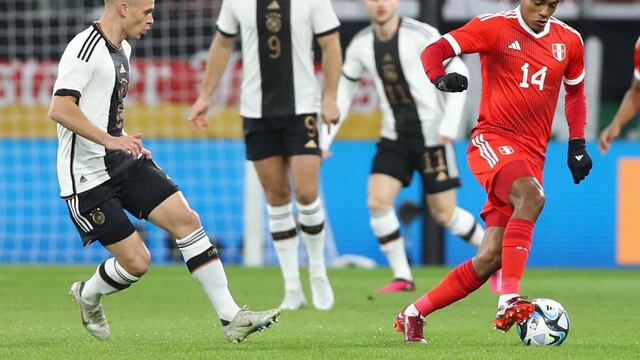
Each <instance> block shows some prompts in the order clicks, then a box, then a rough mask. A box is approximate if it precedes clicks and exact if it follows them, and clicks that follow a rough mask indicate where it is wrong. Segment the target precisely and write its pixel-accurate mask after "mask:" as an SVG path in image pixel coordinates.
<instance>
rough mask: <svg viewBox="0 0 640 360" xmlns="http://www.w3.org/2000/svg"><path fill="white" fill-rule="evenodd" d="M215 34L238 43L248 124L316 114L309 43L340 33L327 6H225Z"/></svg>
mask: <svg viewBox="0 0 640 360" xmlns="http://www.w3.org/2000/svg"><path fill="white" fill-rule="evenodd" d="M217 25H218V31H219V32H220V33H221V34H222V35H225V36H235V35H237V34H238V33H240V35H241V37H242V63H243V78H242V95H241V101H240V114H241V115H242V116H244V117H248V118H262V117H270V116H279V115H291V114H309V113H317V112H318V111H319V110H320V87H319V85H318V82H317V80H316V77H315V74H314V63H313V50H312V49H313V39H314V36H315V37H319V36H323V35H328V34H330V33H332V32H335V31H337V30H338V28H339V26H340V22H339V21H338V18H337V16H336V14H335V12H334V11H333V8H332V7H331V1H330V0H225V1H224V2H223V3H222V8H221V10H220V16H219V17H218V23H217Z"/></svg>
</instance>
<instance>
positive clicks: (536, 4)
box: [520, 0, 560, 32]
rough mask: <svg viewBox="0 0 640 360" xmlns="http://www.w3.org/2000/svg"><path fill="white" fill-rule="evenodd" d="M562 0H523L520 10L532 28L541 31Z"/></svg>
mask: <svg viewBox="0 0 640 360" xmlns="http://www.w3.org/2000/svg"><path fill="white" fill-rule="evenodd" d="M559 2H560V0H521V1H520V12H521V13H522V18H523V19H524V22H525V23H527V25H529V27H530V28H531V30H533V31H535V32H541V31H542V30H544V27H545V26H546V25H547V21H549V18H550V17H551V15H553V13H554V12H555V11H556V8H557V7H558V3H559Z"/></svg>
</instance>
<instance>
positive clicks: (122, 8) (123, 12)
mask: <svg viewBox="0 0 640 360" xmlns="http://www.w3.org/2000/svg"><path fill="white" fill-rule="evenodd" d="M116 7H117V11H118V15H120V17H122V18H125V17H127V15H129V4H128V3H127V2H126V1H118V3H117V4H116Z"/></svg>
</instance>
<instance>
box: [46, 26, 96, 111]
mask: <svg viewBox="0 0 640 360" xmlns="http://www.w3.org/2000/svg"><path fill="white" fill-rule="evenodd" d="M84 40H86V39H83V38H80V37H78V36H76V38H74V39H73V40H71V42H69V45H67V48H66V49H65V50H64V53H63V54H62V57H61V58H60V63H58V78H57V79H56V82H55V84H54V86H53V94H54V95H61V96H67V95H71V96H75V97H76V98H78V99H79V98H80V97H82V94H83V93H84V89H85V87H86V86H87V84H88V83H89V82H90V81H91V78H92V73H93V62H92V61H91V59H90V58H88V57H87V56H86V55H85V53H86V51H87V49H86V48H87V46H83V45H85V41H84Z"/></svg>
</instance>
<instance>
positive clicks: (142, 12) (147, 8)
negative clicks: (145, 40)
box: [124, 0, 155, 39]
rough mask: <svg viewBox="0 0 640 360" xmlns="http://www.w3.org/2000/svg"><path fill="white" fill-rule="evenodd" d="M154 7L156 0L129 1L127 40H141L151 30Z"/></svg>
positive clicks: (126, 27)
mask: <svg viewBox="0 0 640 360" xmlns="http://www.w3.org/2000/svg"><path fill="white" fill-rule="evenodd" d="M154 7H155V1H154V0H133V1H129V5H128V11H127V16H126V18H125V26H124V28H125V31H126V34H127V38H129V39H140V37H142V35H144V34H145V33H146V32H147V31H148V30H149V29H151V25H153V9H154Z"/></svg>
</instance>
